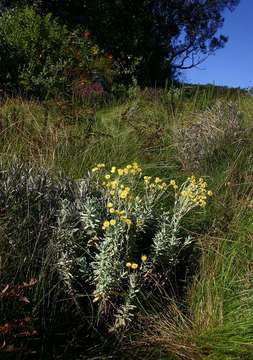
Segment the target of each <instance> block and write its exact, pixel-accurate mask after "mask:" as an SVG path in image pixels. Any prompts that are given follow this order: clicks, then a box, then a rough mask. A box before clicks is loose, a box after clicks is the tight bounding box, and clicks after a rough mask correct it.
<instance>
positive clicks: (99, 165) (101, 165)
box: [97, 164, 105, 168]
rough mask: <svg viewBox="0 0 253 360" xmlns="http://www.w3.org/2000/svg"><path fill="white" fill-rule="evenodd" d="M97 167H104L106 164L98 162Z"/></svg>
mask: <svg viewBox="0 0 253 360" xmlns="http://www.w3.org/2000/svg"><path fill="white" fill-rule="evenodd" d="M97 167H98V168H104V167H105V164H97Z"/></svg>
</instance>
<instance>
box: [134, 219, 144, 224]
mask: <svg viewBox="0 0 253 360" xmlns="http://www.w3.org/2000/svg"><path fill="white" fill-rule="evenodd" d="M136 224H137V225H143V224H144V221H143V220H142V219H137V221H136Z"/></svg>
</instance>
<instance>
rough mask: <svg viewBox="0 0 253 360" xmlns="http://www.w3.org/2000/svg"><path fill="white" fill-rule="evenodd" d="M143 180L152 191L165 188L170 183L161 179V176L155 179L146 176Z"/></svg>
mask: <svg viewBox="0 0 253 360" xmlns="http://www.w3.org/2000/svg"><path fill="white" fill-rule="evenodd" d="M143 180H144V184H145V186H146V188H148V189H149V190H151V191H156V190H165V189H167V187H168V185H167V184H166V183H165V182H163V181H162V179H160V178H159V177H155V178H154V179H152V177H151V176H144V178H143Z"/></svg>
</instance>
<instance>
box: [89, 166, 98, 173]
mask: <svg viewBox="0 0 253 360" xmlns="http://www.w3.org/2000/svg"><path fill="white" fill-rule="evenodd" d="M98 170H99V169H98V167H94V168H93V169H91V171H92V172H96V171H98Z"/></svg>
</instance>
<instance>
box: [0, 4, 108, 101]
mask: <svg viewBox="0 0 253 360" xmlns="http://www.w3.org/2000/svg"><path fill="white" fill-rule="evenodd" d="M0 34H1V35H0V68H1V75H0V81H1V86H2V87H4V88H6V89H11V90H17V89H19V90H21V91H23V92H25V93H27V94H31V95H34V96H38V97H42V98H47V97H51V96H57V95H64V96H70V95H73V93H76V94H77V95H80V96H83V97H87V96H89V95H90V93H91V94H92V92H95V93H96V92H97V93H98V95H103V94H104V86H103V85H101V84H100V83H99V84H100V85H101V86H100V87H99V86H98V84H97V83H98V80H97V79H102V78H103V77H105V78H106V81H107V82H108V80H110V77H111V74H112V73H111V69H110V67H111V61H110V59H107V58H106V57H105V56H104V55H103V54H102V53H101V52H100V50H99V49H98V48H97V47H96V46H95V45H94V44H93V43H92V41H91V40H90V39H89V38H88V37H87V36H85V32H84V31H83V29H80V28H79V29H76V30H74V31H71V32H70V31H69V30H68V29H67V27H66V26H65V25H60V24H59V23H58V22H57V19H55V18H53V17H52V15H51V14H48V15H46V16H44V17H43V16H40V15H38V14H36V12H35V11H34V9H32V8H29V7H23V8H16V9H11V10H8V11H5V12H4V13H3V14H2V16H1V17H0ZM94 74H95V75H94ZM94 82H95V83H96V86H94V85H93V84H94ZM91 85H93V86H91ZM86 86H88V90H86Z"/></svg>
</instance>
